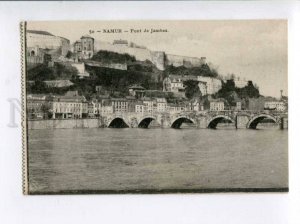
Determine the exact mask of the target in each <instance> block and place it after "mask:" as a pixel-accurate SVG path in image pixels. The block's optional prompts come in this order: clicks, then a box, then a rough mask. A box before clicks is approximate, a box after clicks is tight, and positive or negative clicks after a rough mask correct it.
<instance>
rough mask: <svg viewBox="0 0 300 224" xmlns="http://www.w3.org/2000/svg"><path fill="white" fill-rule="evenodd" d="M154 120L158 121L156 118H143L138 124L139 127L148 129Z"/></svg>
mask: <svg viewBox="0 0 300 224" xmlns="http://www.w3.org/2000/svg"><path fill="white" fill-rule="evenodd" d="M153 120H156V119H155V117H152V116H147V117H143V118H142V119H141V120H140V121H139V122H138V127H139V128H148V127H149V124H150V123H151V122H152V121H153Z"/></svg>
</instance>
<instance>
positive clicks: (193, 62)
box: [165, 54, 205, 67]
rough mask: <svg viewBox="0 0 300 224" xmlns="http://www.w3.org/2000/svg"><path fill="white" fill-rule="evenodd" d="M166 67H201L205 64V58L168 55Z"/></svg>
mask: <svg viewBox="0 0 300 224" xmlns="http://www.w3.org/2000/svg"><path fill="white" fill-rule="evenodd" d="M165 63H166V65H173V66H175V67H178V66H186V67H191V66H201V65H202V64H204V63H205V58H196V57H186V56H180V55H173V54H166V62H165Z"/></svg>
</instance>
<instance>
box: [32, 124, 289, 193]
mask: <svg viewBox="0 0 300 224" xmlns="http://www.w3.org/2000/svg"><path fill="white" fill-rule="evenodd" d="M28 136H29V138H28V139H29V144H28V155H29V157H28V158H29V159H28V162H29V165H28V168H29V191H30V193H49V192H53V193H55V192H57V193H59V192H72V191H106V190H125V191H126V190H136V189H141V190H142V189H147V190H159V189H169V190H172V189H175V190H176V189H189V190H190V189H215V188H218V189H222V188H287V187H288V132H287V131H286V130H278V129H273V128H266V129H265V130H248V129H245V130H244V129H239V130H235V129H230V128H229V129H227V130H226V129H221V130H220V129H217V130H210V129H189V128H186V129H159V128H156V129H155V128H153V129H138V128H132V129H130V128H125V129H109V128H106V129H54V130H29V132H28Z"/></svg>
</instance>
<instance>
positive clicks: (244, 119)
mask: <svg viewBox="0 0 300 224" xmlns="http://www.w3.org/2000/svg"><path fill="white" fill-rule="evenodd" d="M249 120H250V119H249V117H248V116H247V115H237V116H236V119H235V127H236V128H237V129H246V128H247V124H248V122H249Z"/></svg>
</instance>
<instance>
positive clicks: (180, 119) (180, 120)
mask: <svg viewBox="0 0 300 224" xmlns="http://www.w3.org/2000/svg"><path fill="white" fill-rule="evenodd" d="M182 123H190V124H197V122H196V121H195V120H194V119H192V118H189V117H186V116H180V117H177V118H175V119H174V120H173V121H172V122H171V128H176V129H179V128H180V126H181V125H182Z"/></svg>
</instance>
